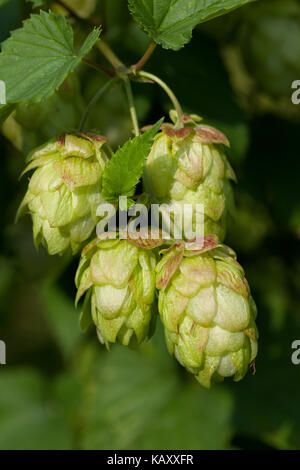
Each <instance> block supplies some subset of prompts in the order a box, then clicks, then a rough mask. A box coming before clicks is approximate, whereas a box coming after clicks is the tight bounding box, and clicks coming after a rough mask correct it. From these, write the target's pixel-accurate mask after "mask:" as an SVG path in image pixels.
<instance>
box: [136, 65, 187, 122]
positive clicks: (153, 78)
mask: <svg viewBox="0 0 300 470" xmlns="http://www.w3.org/2000/svg"><path fill="white" fill-rule="evenodd" d="M137 76H140V77H143V78H148V79H149V80H151V81H153V82H155V83H157V84H158V85H159V86H160V87H161V88H162V89H163V90H164V91H165V92H166V93H167V95H168V96H169V98H170V100H171V101H172V103H173V105H174V108H175V109H176V111H177V122H176V124H175V129H180V128H181V127H183V121H182V117H183V111H182V108H181V105H180V103H179V101H178V99H177V98H176V96H175V94H174V93H173V91H172V90H171V88H170V87H169V86H168V85H167V84H166V83H165V82H164V81H163V80H161V79H160V78H159V77H157V76H156V75H153V74H152V73H149V72H144V71H143V70H141V71H140V72H137Z"/></svg>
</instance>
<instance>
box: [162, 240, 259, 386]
mask: <svg viewBox="0 0 300 470" xmlns="http://www.w3.org/2000/svg"><path fill="white" fill-rule="evenodd" d="M205 240H206V243H205V244H204V247H203V248H202V249H199V250H194V249H193V250H191V249H190V250H189V251H187V250H184V247H182V246H181V245H180V244H179V245H177V246H176V247H174V248H172V249H171V250H170V249H169V250H165V251H166V253H165V254H164V256H163V258H162V259H161V261H160V262H159V263H158V264H157V268H156V271H157V287H158V288H159V289H160V293H159V313H160V316H161V319H162V322H163V324H164V326H165V336H166V341H167V345H168V349H169V352H170V353H171V354H174V355H175V357H176V358H177V360H178V361H179V362H180V364H182V365H183V366H184V367H186V369H187V370H188V371H190V372H191V373H193V374H194V375H195V377H196V379H197V380H198V381H199V382H200V383H201V384H202V385H204V386H205V387H210V385H211V381H220V380H223V379H224V377H230V376H233V377H234V380H235V381H239V380H241V379H242V378H243V377H244V376H245V374H246V372H247V370H248V368H249V365H250V364H251V363H252V361H254V359H255V357H256V354H257V339H258V331H257V327H256V324H255V318H256V314H257V311H256V306H255V303H254V300H253V299H252V297H251V296H250V291H249V286H248V283H247V281H246V279H245V277H244V271H243V268H242V267H241V266H240V265H239V264H238V262H237V261H236V257H235V254H234V252H233V251H232V250H231V249H230V248H228V247H226V246H225V245H218V242H217V239H214V237H213V236H212V237H205Z"/></svg>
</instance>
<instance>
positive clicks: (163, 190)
mask: <svg viewBox="0 0 300 470" xmlns="http://www.w3.org/2000/svg"><path fill="white" fill-rule="evenodd" d="M185 121H186V123H187V124H186V126H185V127H184V128H183V129H180V130H175V129H174V127H173V126H171V125H169V124H164V125H163V126H162V132H160V133H159V134H158V135H157V136H156V138H155V141H154V144H153V146H152V150H151V152H150V154H149V156H148V159H147V161H146V165H145V171H144V185H145V191H146V192H147V193H148V194H149V195H150V197H151V198H152V200H153V201H155V202H158V203H160V204H168V205H169V207H170V210H171V211H172V210H174V211H175V212H176V211H177V209H176V207H177V208H179V211H181V210H182V207H183V205H184V204H190V205H191V206H192V208H193V209H192V218H191V222H192V223H191V224H188V223H187V224H186V225H185V227H186V229H187V230H189V231H191V230H193V231H194V232H195V233H198V234H201V235H208V234H216V235H217V236H218V237H219V239H220V240H223V239H224V236H225V231H226V216H227V213H228V212H233V209H234V202H233V194H232V188H231V185H230V182H229V180H230V179H233V180H234V179H235V175H234V172H233V170H232V168H231V166H230V164H229V162H228V160H227V158H226V155H225V152H224V150H223V145H221V144H225V145H229V144H228V140H227V139H226V137H225V136H224V135H223V134H222V133H221V132H220V131H218V130H216V129H214V128H212V127H210V126H206V125H196V123H195V122H194V121H193V120H192V119H191V118H190V117H188V116H185ZM200 204H203V209H200V213H201V214H203V215H204V220H203V222H204V226H203V228H204V233H203V232H201V231H200V230H201V228H202V227H200V228H199V223H197V222H196V211H197V212H198V213H199V206H198V208H197V205H200ZM198 220H199V219H198ZM174 221H175V225H176V223H177V222H176V217H174ZM203 222H202V221H201V218H200V224H203ZM185 223H186V221H185ZM189 233H191V232H189ZM171 234H172V235H173V234H174V232H172V231H171ZM184 235H185V236H184V238H185V239H189V238H192V236H186V234H184ZM175 238H180V237H175Z"/></svg>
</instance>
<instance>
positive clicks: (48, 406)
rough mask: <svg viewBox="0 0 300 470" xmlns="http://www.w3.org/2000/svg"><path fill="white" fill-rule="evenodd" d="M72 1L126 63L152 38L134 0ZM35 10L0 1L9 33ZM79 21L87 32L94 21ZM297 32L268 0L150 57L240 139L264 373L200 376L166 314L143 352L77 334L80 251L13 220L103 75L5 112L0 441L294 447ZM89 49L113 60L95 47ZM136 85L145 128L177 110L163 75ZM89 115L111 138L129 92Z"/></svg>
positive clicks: (234, 151)
mask: <svg viewBox="0 0 300 470" xmlns="http://www.w3.org/2000/svg"><path fill="white" fill-rule="evenodd" d="M1 3H3V2H0V4H1ZM35 3H36V4H37V3H39V2H35ZM40 3H42V2H40ZM50 3H51V2H50ZM50 3H49V2H48V4H46V5H45V8H48V7H49V6H50V7H52V8H53V9H54V11H56V12H59V11H60V12H63V13H66V11H63V10H62V9H61V5H59V3H61V2H57V3H53V2H52V3H51V5H50ZM66 3H70V2H66ZM71 4H72V5H73V8H74V9H76V11H77V15H79V16H81V17H86V16H88V17H89V22H90V23H92V24H99V23H101V24H102V26H103V37H105V39H106V41H107V42H109V44H110V45H111V46H112V47H113V48H114V49H115V50H116V51H117V52H118V54H119V55H120V56H121V58H122V59H123V60H124V61H125V62H126V63H128V64H130V63H135V62H137V60H138V59H139V58H140V56H141V55H142V54H143V53H144V51H145V49H146V47H147V45H148V44H149V39H148V37H147V36H146V35H145V34H144V33H142V32H141V31H140V30H139V29H138V27H137V26H136V25H135V23H134V22H133V21H132V19H131V17H130V16H129V13H128V9H127V2H126V1H125V0H98V1H97V0H91V1H85V2H80V1H74V2H71ZM80 4H81V5H82V4H84V9H83V8H82V6H80ZM78 5H79V6H78ZM31 9H32V3H30V2H25V1H19V0H11V1H10V2H9V3H7V4H6V5H4V6H2V7H1V8H0V40H1V41H3V40H4V39H5V38H6V37H8V35H9V31H10V30H12V29H14V28H16V27H18V26H20V24H21V21H22V19H24V18H26V17H28V15H29V14H30V12H31ZM35 11H38V9H36V10H35ZM71 21H72V25H73V27H74V29H75V31H76V40H78V41H80V40H81V38H82V36H83V35H85V34H86V30H85V29H86V27H87V26H88V23H87V21H82V20H78V19H77V20H75V19H71ZM299 45H300V2H298V1H297V0H292V1H289V0H285V1H282V0H280V1H277V0H261V1H259V2H257V3H253V4H251V5H249V6H247V7H244V8H241V9H240V10H236V11H235V12H233V13H231V14H229V15H227V16H224V17H221V18H218V19H216V20H213V21H211V22H209V23H205V24H203V25H201V26H199V27H197V28H196V30H194V34H193V39H192V41H191V43H190V44H188V45H187V46H185V47H184V48H183V49H182V50H181V51H179V52H172V51H166V50H162V49H160V48H159V47H158V48H157V50H156V51H155V53H154V55H153V57H152V58H151V60H150V62H149V63H148V64H147V66H146V70H149V71H152V72H153V73H156V74H157V75H159V76H161V77H162V78H163V79H164V80H166V81H167V82H168V83H169V84H170V86H171V87H172V88H173V89H174V91H175V93H176V94H177V96H178V97H179V99H180V101H181V103H182V105H183V106H184V109H185V111H187V112H193V113H197V114H200V115H201V116H203V117H204V118H205V119H206V121H207V122H209V123H211V124H214V125H216V126H218V127H219V128H220V129H221V130H223V131H224V132H225V133H226V134H227V135H228V137H229V139H230V140H231V149H230V152H229V158H230V160H231V163H232V165H233V167H234V168H235V170H236V172H237V175H238V181H239V184H238V186H237V187H236V188H235V189H236V204H237V217H236V220H234V221H231V224H230V230H229V233H228V237H227V240H226V242H227V243H228V244H229V245H231V246H232V247H233V248H234V249H235V251H237V253H238V259H239V261H240V262H241V264H242V265H243V266H244V268H245V271H246V275H247V278H248V280H249V282H250V285H251V288H252V292H253V296H254V298H255V299H256V302H257V305H258V311H259V316H258V326H259V330H260V350H259V355H258V359H257V361H256V374H255V375H252V373H251V371H249V373H248V375H247V377H246V378H245V379H244V380H243V381H242V382H240V383H237V384H235V383H231V382H230V381H226V382H225V383H223V384H220V385H216V386H215V387H213V388H212V389H211V390H206V389H204V388H202V387H201V386H200V385H198V384H197V383H196V381H195V380H194V378H193V377H192V376H190V375H189V374H188V373H186V372H185V371H184V370H183V368H181V367H180V366H179V365H178V364H177V363H176V361H175V360H173V359H172V358H171V357H169V355H168V353H167V350H166V347H165V344H164V338H163V333H162V328H161V327H160V326H159V327H158V330H157V332H156V334H155V336H154V338H153V339H152V340H151V341H150V342H149V343H147V344H146V345H145V346H143V347H142V349H141V350H140V351H138V352H132V351H128V350H127V349H125V348H122V347H118V346H115V347H113V348H112V349H111V351H110V352H107V351H106V350H105V348H104V347H103V346H101V345H100V344H99V343H98V341H97V339H96V335H95V333H94V331H92V330H91V331H89V332H88V333H87V334H82V333H81V332H80V329H79V326H78V316H79V312H78V311H76V310H75V308H74V306H73V299H74V294H75V286H74V281H73V278H74V274H75V270H76V265H77V263H78V258H77V259H73V260H70V258H68V257H65V258H58V257H52V258H51V257H49V256H47V255H46V252H45V251H44V250H43V249H42V248H41V249H40V250H39V252H38V253H37V252H36V251H35V249H34V246H33V241H32V232H31V222H30V219H29V217H25V218H23V219H22V220H21V221H20V222H19V223H18V224H15V223H14V217H15V213H16V210H17V207H18V205H19V203H20V201H21V199H22V197H23V194H24V192H25V188H26V178H23V179H22V180H21V181H19V180H18V178H19V175H20V173H21V171H22V170H23V168H24V160H25V157H26V154H27V153H28V151H29V150H30V149H31V148H33V147H34V146H36V145H39V144H41V143H43V142H44V141H45V140H47V139H48V138H49V137H51V136H53V135H56V134H58V133H61V132H62V131H64V130H70V129H73V128H75V127H76V126H78V123H79V121H80V117H81V115H82V112H83V110H84V109H85V106H86V104H87V102H88V100H89V99H90V98H91V97H92V96H93V94H94V93H95V91H96V90H97V88H99V87H100V84H101V82H104V81H105V80H107V78H106V76H104V75H102V74H99V73H98V72H96V71H95V72H94V71H93V70H92V69H89V68H87V67H86V66H81V68H79V69H78V71H77V72H76V75H75V74H73V75H72V76H71V77H70V78H69V79H68V80H67V81H66V82H65V83H64V85H63V87H62V89H61V90H60V91H59V92H58V93H57V94H56V95H55V96H53V97H52V98H50V99H49V100H48V101H47V102H45V103H42V104H38V105H33V106H24V105H23V106H21V105H20V106H18V108H17V110H16V112H15V113H14V114H13V115H12V116H11V117H10V118H9V119H8V120H7V121H6V122H5V123H4V124H3V126H2V132H1V135H0V146H1V147H0V148H1V159H0V166H1V168H0V172H1V186H0V192H1V195H0V203H1V219H0V224H1V234H0V339H2V340H4V341H5V342H6V345H7V365H5V366H4V365H1V366H0V449H273V448H274V449H300V428H299V425H298V424H299V422H300V406H299V393H300V365H299V366H296V365H293V364H292V362H291V355H292V352H293V350H292V349H291V344H292V342H293V341H294V340H296V339H300V295H299V292H300V289H299V288H300V253H299V238H300V197H299V175H300V158H299V149H300V147H299V136H300V134H299V123H300V105H298V106H296V105H293V104H292V103H291V93H292V90H291V82H292V81H293V80H297V79H298V80H300V50H299V48H300V46H299ZM91 59H94V60H96V61H98V62H101V63H102V64H105V62H104V61H103V59H102V57H101V56H100V53H98V52H97V49H96V50H95V51H94V52H93V53H92V55H91ZM134 94H135V101H136V105H137V109H138V114H139V118H140V124H141V125H145V124H148V123H152V122H155V121H156V120H157V119H158V118H160V117H161V116H162V114H166V113H167V112H168V110H169V107H170V105H169V102H168V100H167V98H166V97H165V95H164V94H163V93H162V92H160V90H159V89H157V87H156V86H154V85H148V84H146V85H145V84H135V85H134ZM89 127H90V128H91V129H94V128H95V129H96V128H97V129H99V130H100V132H101V133H102V134H105V135H107V137H108V138H109V139H110V141H111V143H112V145H113V147H114V148H116V147H117V146H118V145H119V144H121V143H123V142H124V141H125V140H126V139H127V138H128V136H129V135H130V133H131V124H130V119H129V115H128V110H127V107H126V101H125V98H124V96H123V93H122V90H120V89H118V88H113V89H112V91H111V92H109V93H108V94H107V96H106V97H105V98H104V99H102V100H101V101H100V102H99V104H98V105H97V106H96V107H95V108H94V110H93V112H92V113H91V115H90V119H89Z"/></svg>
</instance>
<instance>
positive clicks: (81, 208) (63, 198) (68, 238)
mask: <svg viewBox="0 0 300 470" xmlns="http://www.w3.org/2000/svg"><path fill="white" fill-rule="evenodd" d="M104 141H105V139H104V138H103V137H102V136H93V137H85V136H80V137H79V136H75V135H70V134H66V135H64V136H63V137H62V138H60V139H59V140H56V141H52V142H50V143H48V144H46V145H45V146H43V147H41V148H40V149H39V150H36V151H34V152H33V154H32V155H31V156H29V159H28V166H27V168H26V169H25V171H24V173H26V172H28V171H30V170H35V171H34V173H33V175H32V177H31V179H30V181H29V186H28V190H27V193H26V195H25V197H24V199H23V201H22V203H21V206H20V208H19V211H18V214H17V218H18V217H19V216H20V215H22V214H24V213H26V212H29V213H30V214H31V216H32V221H33V235H34V241H35V245H36V246H38V245H39V244H40V243H42V244H43V245H44V246H45V247H46V248H47V250H48V252H49V254H50V255H54V254H62V253H63V252H64V251H66V250H67V249H68V248H69V247H71V248H72V251H73V253H75V252H77V251H78V250H79V248H80V247H81V246H82V243H83V242H84V241H85V240H87V239H88V238H89V237H90V235H91V233H92V232H93V230H94V228H95V225H96V223H97V217H96V208H97V207H98V205H99V204H100V203H101V202H102V200H103V198H102V196H101V177H102V174H103V171H104V168H105V164H106V160H107V159H106V156H105V154H104V153H103V151H102V150H101V147H102V145H103V143H104Z"/></svg>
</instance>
